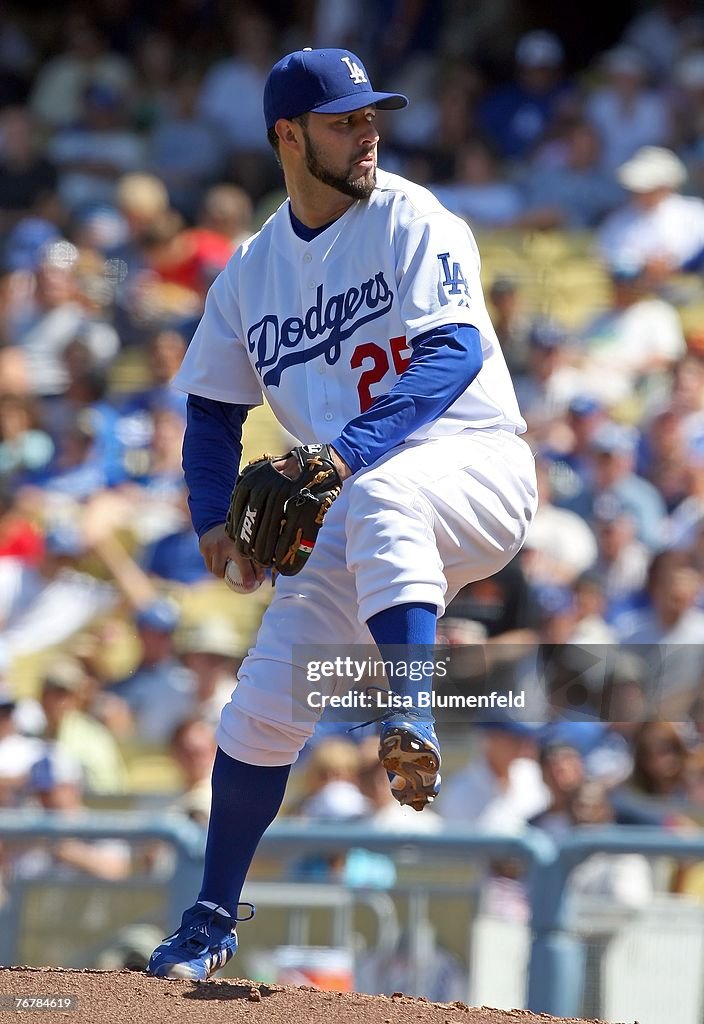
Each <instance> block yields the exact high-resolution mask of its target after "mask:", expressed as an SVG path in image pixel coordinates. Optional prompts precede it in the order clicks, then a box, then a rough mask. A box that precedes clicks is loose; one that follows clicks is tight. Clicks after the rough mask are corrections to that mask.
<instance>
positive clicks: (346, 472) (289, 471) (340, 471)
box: [272, 448, 352, 483]
mask: <svg viewBox="0 0 704 1024" xmlns="http://www.w3.org/2000/svg"><path fill="white" fill-rule="evenodd" d="M330 454H331V455H332V462H333V465H334V467H335V469H336V470H337V475H338V476H339V478H340V480H341V481H342V482H343V483H344V481H345V480H347V478H348V477H350V476H352V470H351V469H350V467H349V466H348V465H347V463H346V462H345V461H344V460H343V459H341V458H340V456H339V455H338V454H337V452H336V451H335V449H334V448H330ZM272 465H273V467H274V469H277V470H278V471H279V473H283V475H284V476H287V477H288V478H289V480H295V479H296V477H297V476H298V474H299V473H300V471H301V467H300V465H299V462H298V459H297V458H296V457H295V456H293V455H289V456H287V457H286V458H283V459H277V460H276V461H275V462H272Z"/></svg>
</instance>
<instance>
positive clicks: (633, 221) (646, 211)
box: [597, 146, 704, 280]
mask: <svg viewBox="0 0 704 1024" xmlns="http://www.w3.org/2000/svg"><path fill="white" fill-rule="evenodd" d="M617 177H618V180H619V181H620V182H621V184H622V185H623V186H624V187H625V188H626V189H628V191H629V193H630V199H629V201H628V202H627V203H626V205H625V206H623V207H622V208H621V209H619V210H616V211H615V212H614V213H612V214H611V215H610V216H609V217H608V218H607V219H606V221H605V222H604V224H603V226H602V228H601V229H600V231H599V234H598V238H597V242H598V248H599V251H600V253H601V256H602V258H603V259H604V261H605V263H606V264H607V265H608V266H619V265H625V264H627V263H632V264H634V265H635V266H641V267H645V268H646V269H647V270H648V272H649V274H650V276H651V278H653V277H654V278H655V279H656V280H657V279H658V278H662V277H663V276H666V275H667V274H668V273H672V272H676V271H681V270H686V269H690V268H691V267H692V266H694V265H696V262H697V261H698V260H699V259H700V257H701V254H702V252H703V251H704V199H699V198H697V197H696V196H684V195H680V193H679V190H680V189H681V188H682V186H683V185H684V183H685V181H686V179H687V170H686V168H685V165H684V164H683V163H682V161H681V160H680V158H679V157H678V156H677V154H676V153H674V152H673V151H672V150H670V149H665V148H663V147H661V146H643V148H642V149H639V150H638V152H637V153H635V154H634V155H633V156H632V157H631V159H630V160H627V161H626V163H624V164H622V165H621V167H619V169H618V172H617Z"/></svg>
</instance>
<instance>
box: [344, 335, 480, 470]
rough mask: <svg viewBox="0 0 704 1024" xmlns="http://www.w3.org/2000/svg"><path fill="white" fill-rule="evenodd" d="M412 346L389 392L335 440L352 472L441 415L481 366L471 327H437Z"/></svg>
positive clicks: (464, 388) (372, 462)
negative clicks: (410, 353)
mask: <svg viewBox="0 0 704 1024" xmlns="http://www.w3.org/2000/svg"><path fill="white" fill-rule="evenodd" d="M411 348H412V350H413V354H412V356H411V360H410V362H409V364H408V366H407V367H406V369H405V370H404V372H403V374H402V375H401V376H400V377H399V379H398V380H397V381H396V383H395V384H394V386H393V387H392V388H391V390H390V391H389V392H388V394H386V395H380V396H379V397H378V398H375V399H374V401H373V402H372V404H371V406H370V407H369V408H368V409H367V410H366V411H365V412H363V413H361V414H360V415H359V416H356V417H355V418H354V419H353V420H350V422H349V423H348V424H347V426H346V427H345V428H344V430H343V431H342V433H341V434H340V435H339V436H338V437H337V438H336V439H335V440H334V441H332V442H331V444H332V447H333V448H334V449H335V451H336V452H337V453H338V455H339V456H340V458H342V459H344V461H345V462H346V463H347V465H348V466H349V467H350V469H351V470H352V472H353V473H356V472H357V471H358V470H360V469H363V468H364V467H365V466H371V465H373V464H374V463H375V462H376V461H377V459H380V458H381V457H382V455H385V454H386V453H387V452H389V451H391V449H392V448H395V447H396V446H397V445H399V444H401V443H402V442H403V441H405V440H406V438H407V437H410V435H411V434H413V433H414V432H415V431H416V430H418V429H419V428H420V427H422V426H424V425H425V424H426V423H430V422H431V421H432V420H436V419H438V417H440V416H442V414H443V413H444V412H446V411H447V410H448V409H449V408H450V406H451V405H452V404H453V403H454V402H456V401H457V399H458V398H459V397H460V395H461V394H462V393H463V392H464V391H466V390H467V388H468V387H469V385H470V384H471V382H472V381H473V380H474V378H475V377H476V376H477V374H478V373H479V371H480V370H481V368H482V362H483V357H482V342H481V336H480V334H479V331H478V330H477V328H476V327H471V326H469V325H467V324H443V325H442V326H441V327H435V328H433V330H432V331H428V332H427V333H426V334H421V335H419V336H418V337H417V338H416V339H415V340H414V341H413V342H412V343H411Z"/></svg>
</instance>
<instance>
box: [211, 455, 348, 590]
mask: <svg viewBox="0 0 704 1024" xmlns="http://www.w3.org/2000/svg"><path fill="white" fill-rule="evenodd" d="M291 455H292V456H294V457H295V458H296V459H297V460H298V464H299V466H300V473H299V475H298V476H297V477H296V479H295V480H291V479H289V477H287V476H284V474H283V473H280V472H279V471H278V469H275V467H274V465H273V463H274V462H277V461H278V460H279V459H286V458H288V457H289V456H291ZM341 488H342V481H341V480H340V477H339V476H338V474H337V470H336V469H335V466H334V464H333V461H332V451H331V449H330V446H329V445H327V444H304V445H299V446H298V447H296V448H292V449H291V451H290V452H287V454H286V455H262V456H261V458H259V459H254V461H252V462H250V463H248V464H247V465H246V466H245V467H244V469H243V470H242V471H241V472H240V475H239V476H238V478H237V482H236V484H235V488H234V490H233V492H232V497H231V499H230V508H229V510H228V513H227V522H226V527H225V528H226V530H227V533H228V535H229V536H230V537H231V538H232V540H233V541H234V542H235V545H236V547H237V550H238V551H239V552H240V554H242V555H244V556H245V557H246V558H249V559H250V560H251V561H253V562H257V563H258V564H259V565H262V566H264V567H271V568H273V569H275V570H276V571H277V572H280V573H281V575H282V576H295V575H296V573H298V572H300V571H301V569H302V568H303V566H304V565H305V564H306V562H307V560H308V557H309V555H310V553H311V552H312V550H313V547H314V545H315V541H316V539H317V536H318V533H319V531H320V527H321V526H322V525H323V520H324V519H325V514H326V512H327V511H328V509H329V508H330V506H331V505H332V503H333V501H334V500H335V498H337V496H338V494H339V493H340V490H341Z"/></svg>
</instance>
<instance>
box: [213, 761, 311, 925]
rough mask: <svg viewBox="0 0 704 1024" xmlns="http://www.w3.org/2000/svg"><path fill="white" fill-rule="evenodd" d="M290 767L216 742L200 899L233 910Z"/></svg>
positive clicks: (280, 794) (281, 792) (274, 815)
mask: <svg viewBox="0 0 704 1024" xmlns="http://www.w3.org/2000/svg"><path fill="white" fill-rule="evenodd" d="M290 771H291V765H289V764H285V765H282V766H281V767H275V768H271V767H269V766H262V765H256V764H245V763H244V762H243V761H236V760H235V758H234V757H230V756H229V754H226V753H225V751H224V750H221V749H220V748H219V747H218V750H217V753H216V755H215V764H214V765H213V776H212V785H213V803H212V807H211V810H210V822H209V824H208V840H207V843H206V847H205V868H204V871H203V884H202V886H201V890H200V893H199V895H198V899H199V900H211V901H212V902H213V903H217V904H218V906H221V907H224V908H225V909H226V910H228V911H229V912H230V914H232V915H233V916H235V915H236V914H237V904H238V902H239V899H240V893H241V892H242V886H243V885H244V880H245V878H246V876H247V872H248V871H249V866H250V864H251V863H252V858H253V857H254V852H255V850H256V849H257V846H258V844H259V840H260V839H261V837H262V836H263V835H264V833H265V831H266V830H267V828H268V827H269V825H270V824H271V823H272V821H273V820H274V818H275V817H276V813H277V811H278V809H279V807H280V806H281V803H282V801H283V798H284V792H285V790H286V782H287V781H288V776H289V772H290Z"/></svg>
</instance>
